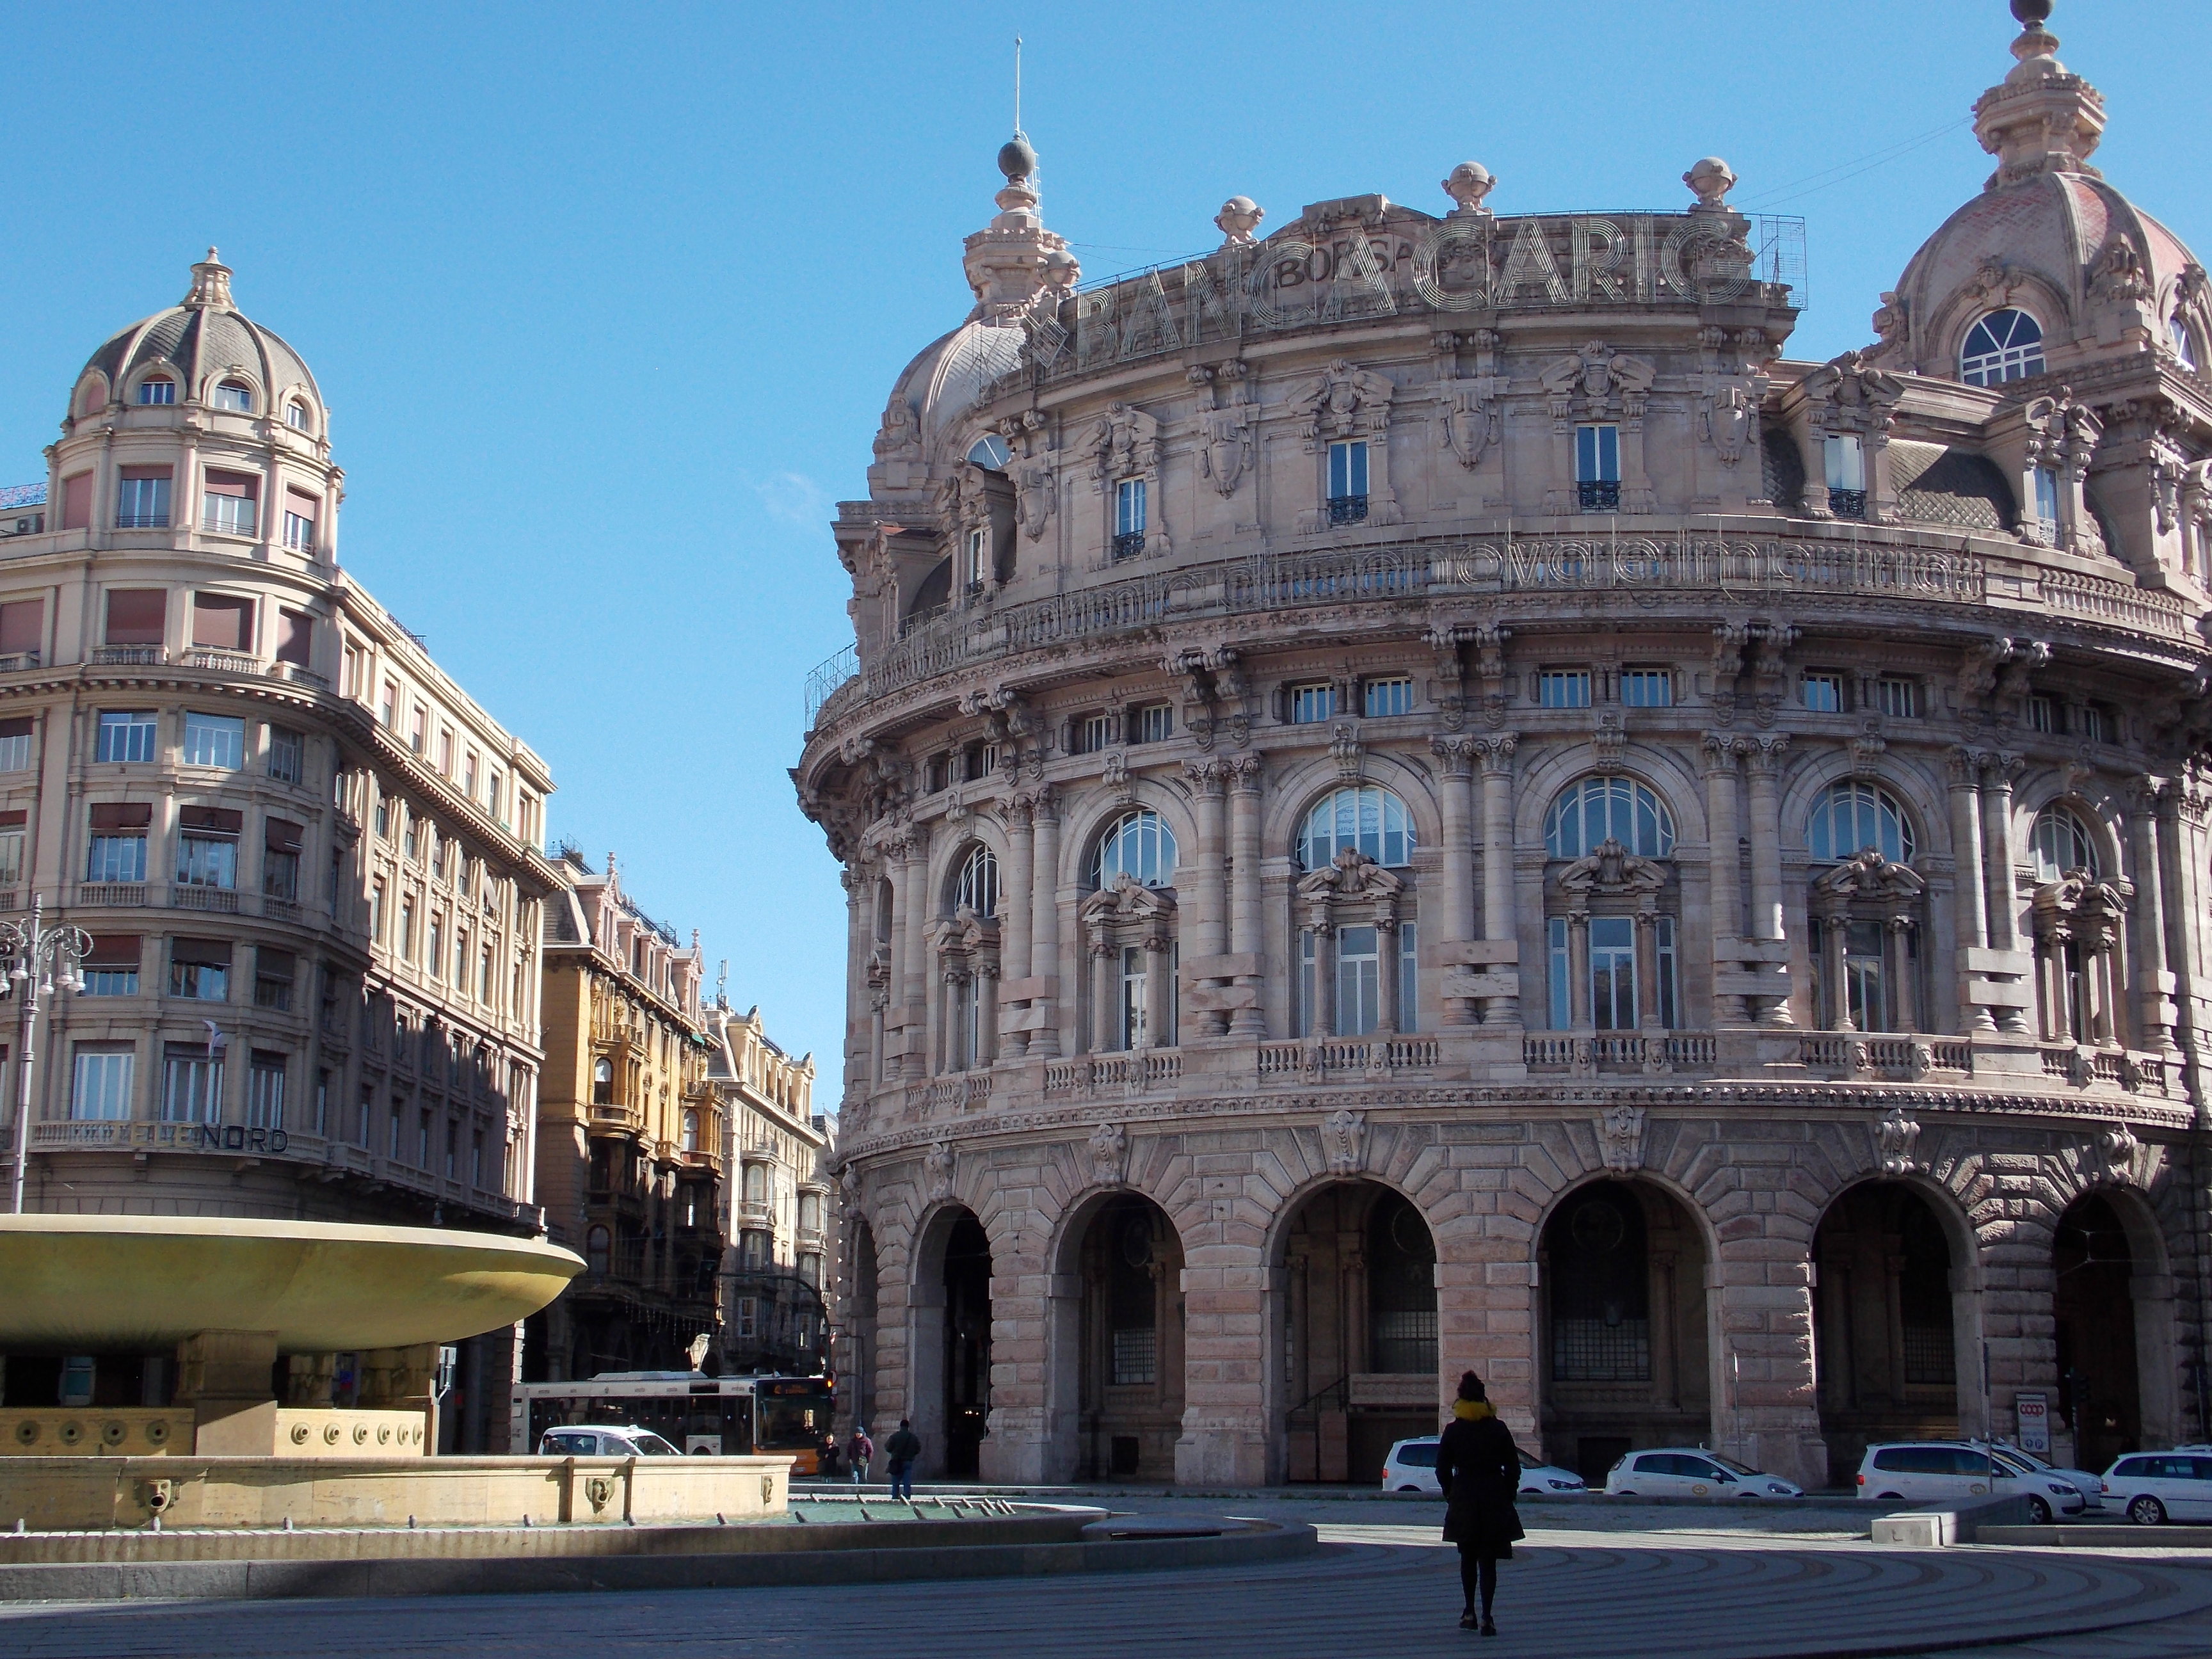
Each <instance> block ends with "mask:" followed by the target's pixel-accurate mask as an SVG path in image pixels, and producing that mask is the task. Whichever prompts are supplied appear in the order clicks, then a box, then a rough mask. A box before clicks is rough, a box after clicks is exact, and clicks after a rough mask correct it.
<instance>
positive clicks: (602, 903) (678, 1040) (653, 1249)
mask: <svg viewBox="0 0 2212 1659" xmlns="http://www.w3.org/2000/svg"><path fill="white" fill-rule="evenodd" d="M556 868H557V869H558V870H559V871H560V872H561V876H562V888H561V890H560V891H559V892H557V893H556V894H555V895H554V896H552V898H551V899H550V901H548V902H547V904H546V907H545V934H544V945H543V952H544V956H543V966H542V969H541V971H542V973H543V975H544V1009H545V1075H544V1082H543V1084H542V1086H541V1087H540V1090H539V1093H538V1201H539V1202H540V1203H541V1204H542V1205H544V1209H545V1218H546V1226H547V1231H548V1234H549V1236H550V1237H551V1238H552V1239H553V1241H554V1243H558V1244H565V1245H567V1246H568V1248H569V1249H572V1250H574V1251H575V1252H577V1254H579V1255H581V1256H582V1257H583V1258H584V1261H585V1271H584V1274H583V1276H582V1277H581V1278H580V1279H577V1280H576V1281H575V1282H574V1283H573V1284H572V1285H570V1286H569V1287H568V1290H567V1291H563V1292H562V1295H561V1297H560V1298H559V1299H558V1300H557V1301H556V1302H555V1303H554V1304H553V1305H552V1306H550V1308H548V1309H546V1310H544V1312H543V1313H541V1314H538V1315H536V1316H533V1317H532V1319H531V1320H529V1321H528V1322H526V1323H527V1326H528V1328H527V1330H526V1334H525V1373H526V1377H527V1379H528V1380H529V1381H532V1382H565V1381H567V1380H568V1379H569V1378H571V1377H581V1376H597V1375H598V1374H599V1372H601V1371H627V1370H683V1369H684V1368H685V1367H686V1366H688V1365H689V1364H690V1363H691V1356H690V1348H691V1346H692V1345H693V1343H694V1342H695V1341H696V1340H698V1339H699V1338H701V1337H706V1338H707V1339H708V1340H710V1341H711V1340H713V1337H714V1331H715V1328H716V1327H717V1325H718V1324H719V1323H720V1306H721V1297H720V1273H721V1264H722V1249H723V1242H724V1239H725V1237H726V1230H725V1226H724V1220H725V1218H724V1215H723V1192H722V1172H723V1170H724V1169H725V1168H726V1164H725V1163H724V1156H725V1154H724V1152H723V1124H722V1113H721V1106H720V1100H719V1099H718V1097H717V1096H716V1094H715V1091H714V1089H713V1087H712V1086H711V1085H709V1084H708V1078H707V1072H708V1060H709V1048H708V1026H707V1021H706V1016H705V1014H704V1012H702V1009H701V1007H700V1005H699V985H700V955H699V941H698V936H697V935H696V934H694V935H693V936H692V940H691V944H690V947H689V948H688V949H687V948H684V946H681V945H678V943H677V937H676V933H675V931H674V930H673V929H672V928H671V927H668V926H667V925H666V924H665V923H662V922H657V921H653V919H652V918H651V917H650V916H648V915H646V913H645V912H644V911H643V910H642V909H641V908H639V907H638V904H637V902H636V901H635V900H634V899H632V898H631V897H630V896H629V894H628V893H626V892H625V891H624V890H623V881H622V874H621V872H620V870H619V869H618V868H617V864H616V860H615V856H614V854H611V853H610V854H607V861H606V868H605V871H604V872H600V871H595V870H593V869H592V867H591V866H590V865H589V864H587V863H586V862H585V860H584V857H583V855H582V854H580V853H578V852H576V851H575V850H574V848H562V853H561V857H560V860H559V862H558V864H557V865H556Z"/></svg>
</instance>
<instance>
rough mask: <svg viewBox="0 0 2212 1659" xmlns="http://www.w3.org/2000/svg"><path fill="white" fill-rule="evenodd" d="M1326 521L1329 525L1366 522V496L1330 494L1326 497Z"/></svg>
mask: <svg viewBox="0 0 2212 1659" xmlns="http://www.w3.org/2000/svg"><path fill="white" fill-rule="evenodd" d="M1328 521H1329V524H1330V526H1331V527H1335V526H1340V525H1348V524H1365V523H1366V522H1367V497H1366V496H1364V495H1332V496H1330V497H1329V498H1328Z"/></svg>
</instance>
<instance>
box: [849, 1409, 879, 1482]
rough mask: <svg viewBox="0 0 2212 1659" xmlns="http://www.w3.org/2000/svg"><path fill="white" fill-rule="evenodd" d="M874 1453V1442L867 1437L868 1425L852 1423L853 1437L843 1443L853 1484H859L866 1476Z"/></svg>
mask: <svg viewBox="0 0 2212 1659" xmlns="http://www.w3.org/2000/svg"><path fill="white" fill-rule="evenodd" d="M875 1455H876V1443H875V1442H874V1441H872V1440H871V1439H869V1438H868V1425H866V1424H865V1423H856V1424H854V1425H853V1437H852V1438H851V1439H850V1440H848V1441H847V1442H846V1443H845V1462H846V1466H847V1467H848V1468H850V1469H851V1470H852V1471H853V1484H854V1486H859V1485H860V1483H861V1482H862V1481H864V1480H866V1479H867V1478H868V1464H869V1463H870V1462H871V1461H872V1460H873V1458H874V1457H875Z"/></svg>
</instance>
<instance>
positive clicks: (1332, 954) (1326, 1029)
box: [1306, 911, 1336, 1042]
mask: <svg viewBox="0 0 2212 1659" xmlns="http://www.w3.org/2000/svg"><path fill="white" fill-rule="evenodd" d="M1306 927H1307V929H1308V930H1309V931H1310V933H1312V934H1313V936H1314V975H1313V993H1314V996H1313V1000H1314V1006H1313V1019H1312V1022H1311V1028H1310V1030H1309V1032H1308V1035H1309V1036H1311V1037H1312V1038H1313V1039H1314V1040H1315V1041H1316V1042H1325V1041H1327V1040H1328V1038H1330V1037H1333V1036H1335V1035H1336V927H1335V924H1334V922H1332V921H1330V920H1329V918H1328V915H1327V913H1326V912H1322V911H1316V914H1315V915H1311V916H1309V917H1308V918H1307V919H1306Z"/></svg>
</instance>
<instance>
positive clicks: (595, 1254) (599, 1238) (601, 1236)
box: [584, 1227, 607, 1273]
mask: <svg viewBox="0 0 2212 1659" xmlns="http://www.w3.org/2000/svg"><path fill="white" fill-rule="evenodd" d="M584 1265H585V1267H587V1268H588V1269H589V1270H590V1271H592V1273H605V1272H606V1270H607V1230H606V1229H605V1227H593V1228H592V1229H591V1230H590V1231H587V1232H586V1233H585V1235H584Z"/></svg>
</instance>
